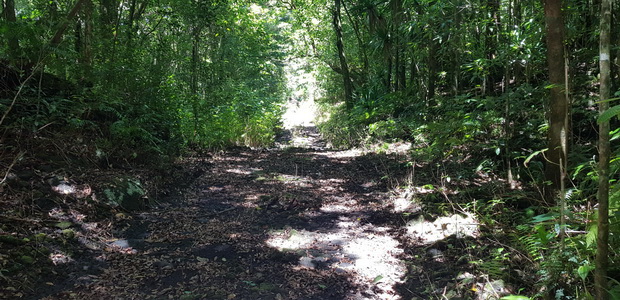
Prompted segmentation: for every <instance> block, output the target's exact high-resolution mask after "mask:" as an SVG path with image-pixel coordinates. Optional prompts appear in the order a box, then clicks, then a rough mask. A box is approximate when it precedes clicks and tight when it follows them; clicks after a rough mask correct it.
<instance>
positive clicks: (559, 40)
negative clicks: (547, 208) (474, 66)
mask: <svg viewBox="0 0 620 300" xmlns="http://www.w3.org/2000/svg"><path fill="white" fill-rule="evenodd" d="M545 23H546V34H547V63H548V66H549V82H550V84H551V93H550V101H549V132H548V142H549V150H548V152H547V162H546V166H545V179H546V180H547V181H549V182H550V183H551V184H550V185H549V186H547V187H546V189H545V196H546V198H547V199H546V200H547V202H548V203H553V202H554V200H556V199H558V192H559V191H561V187H562V185H563V182H564V178H565V174H566V166H567V154H568V138H569V124H568V113H569V103H568V98H567V96H566V92H565V91H566V90H565V89H566V85H565V81H566V69H565V62H564V20H563V18H562V2H561V0H545ZM560 201H563V199H560Z"/></svg>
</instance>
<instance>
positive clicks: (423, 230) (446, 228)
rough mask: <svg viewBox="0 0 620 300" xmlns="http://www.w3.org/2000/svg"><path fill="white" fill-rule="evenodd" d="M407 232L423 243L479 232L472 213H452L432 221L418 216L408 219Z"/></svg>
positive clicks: (473, 234) (471, 235) (462, 236)
mask: <svg viewBox="0 0 620 300" xmlns="http://www.w3.org/2000/svg"><path fill="white" fill-rule="evenodd" d="M406 228H407V233H408V234H409V235H410V236H412V237H414V238H417V239H419V240H420V241H421V242H423V243H425V244H430V243H433V242H436V241H439V240H442V239H444V238H446V237H448V236H451V235H455V236H456V237H457V238H464V237H467V236H470V237H478V236H479V234H480V230H479V223H478V220H476V218H475V217H474V216H473V215H472V214H469V213H468V214H465V216H462V215H460V214H454V215H452V216H448V217H439V218H437V219H436V220H435V221H434V222H430V221H426V220H424V217H423V216H420V217H419V218H418V219H417V220H412V221H409V223H408V224H407V226H406Z"/></svg>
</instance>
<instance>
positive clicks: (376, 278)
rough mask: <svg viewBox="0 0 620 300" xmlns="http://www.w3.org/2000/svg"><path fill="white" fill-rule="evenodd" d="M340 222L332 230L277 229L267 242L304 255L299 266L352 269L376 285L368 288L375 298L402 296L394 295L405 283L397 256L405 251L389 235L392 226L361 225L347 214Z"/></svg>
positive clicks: (358, 276)
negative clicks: (396, 285)
mask: <svg viewBox="0 0 620 300" xmlns="http://www.w3.org/2000/svg"><path fill="white" fill-rule="evenodd" d="M342 209H346V208H342ZM336 225H337V227H338V228H339V229H338V230H335V231H330V232H315V231H307V230H295V229H292V228H285V229H283V230H279V231H273V232H271V233H270V234H269V235H270V237H269V239H268V240H267V244H268V245H269V246H271V247H274V248H276V249H278V250H280V251H289V252H295V253H297V254H299V255H301V257H300V259H299V265H298V268H310V269H322V268H328V269H332V270H334V271H335V272H336V273H348V272H351V273H352V274H354V276H355V278H356V279H357V280H358V281H359V283H361V284H370V286H374V288H373V289H372V291H370V290H369V291H367V292H369V293H371V294H373V295H374V296H376V297H373V298H372V299H399V298H397V297H396V296H394V295H395V294H396V293H395V291H394V289H393V287H394V285H395V284H396V283H399V282H402V277H403V276H404V274H405V273H406V267H405V265H404V264H403V263H402V262H401V261H400V260H399V259H398V258H397V257H398V255H400V254H402V252H403V250H402V249H400V248H399V242H398V241H397V240H395V239H394V238H392V237H391V236H389V235H387V234H386V232H387V229H388V228H384V227H375V226H373V225H372V224H366V225H361V224H360V222H359V221H358V220H355V219H352V218H351V217H345V216H341V217H340V218H339V221H338V222H337V224H336Z"/></svg>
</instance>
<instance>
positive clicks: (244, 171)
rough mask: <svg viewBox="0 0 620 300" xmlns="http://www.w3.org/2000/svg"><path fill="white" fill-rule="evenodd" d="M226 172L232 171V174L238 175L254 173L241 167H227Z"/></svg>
mask: <svg viewBox="0 0 620 300" xmlns="http://www.w3.org/2000/svg"><path fill="white" fill-rule="evenodd" d="M226 172H228V173H233V174H239V175H250V174H252V173H254V172H252V171H249V170H241V169H227V170H226Z"/></svg>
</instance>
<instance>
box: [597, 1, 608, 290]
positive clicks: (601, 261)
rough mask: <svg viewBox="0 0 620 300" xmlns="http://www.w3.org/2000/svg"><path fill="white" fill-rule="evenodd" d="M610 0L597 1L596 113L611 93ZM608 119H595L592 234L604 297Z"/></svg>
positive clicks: (603, 107) (606, 260)
mask: <svg viewBox="0 0 620 300" xmlns="http://www.w3.org/2000/svg"><path fill="white" fill-rule="evenodd" d="M611 1H612V0H603V1H602V3H601V27H600V30H601V35H600V55H599V57H600V60H599V65H600V68H601V75H600V78H601V85H600V93H601V94H600V97H601V98H600V99H601V102H600V104H599V113H601V114H602V113H604V112H605V111H606V110H607V109H609V102H608V100H609V98H610V97H611V63H610V62H611V60H610V56H611V55H610V54H611V51H610V48H611V47H610V44H611V39H610V37H611V6H612V4H611ZM609 130H610V126H609V121H606V122H599V133H598V134H599V139H598V152H599V170H598V171H599V172H598V195H597V196H598V234H597V238H596V249H597V252H596V269H595V271H594V288H595V290H596V299H599V300H607V299H609V293H608V292H607V267H608V263H609V262H608V256H609V253H608V252H609V249H608V247H609V246H608V242H609V159H610V156H611V149H610V143H609Z"/></svg>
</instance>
